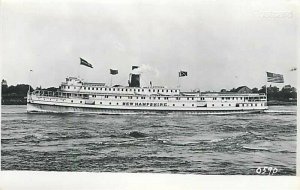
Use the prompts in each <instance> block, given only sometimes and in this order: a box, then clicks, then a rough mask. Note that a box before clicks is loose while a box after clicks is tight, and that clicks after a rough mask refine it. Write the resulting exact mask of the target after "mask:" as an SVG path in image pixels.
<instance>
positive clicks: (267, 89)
mask: <svg viewBox="0 0 300 190" xmlns="http://www.w3.org/2000/svg"><path fill="white" fill-rule="evenodd" d="M266 73H268V72H267V71H266ZM266 100H267V103H268V74H267V80H266Z"/></svg>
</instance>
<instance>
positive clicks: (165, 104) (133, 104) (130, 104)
mask: <svg viewBox="0 0 300 190" xmlns="http://www.w3.org/2000/svg"><path fill="white" fill-rule="evenodd" d="M71 103H73V100H71ZM80 103H83V102H82V101H80ZM99 104H100V105H102V102H99ZM109 105H111V102H109ZM116 105H119V103H116ZM123 106H150V107H152V106H154V107H157V106H168V104H167V103H149V102H148V103H145V102H143V103H141V102H140V103H133V102H123ZM172 106H175V104H173V105H172ZM182 106H185V104H182ZM192 106H195V104H192Z"/></svg>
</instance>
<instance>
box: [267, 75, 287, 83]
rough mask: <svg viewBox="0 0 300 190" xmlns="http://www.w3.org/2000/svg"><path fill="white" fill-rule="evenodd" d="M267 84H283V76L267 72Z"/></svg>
mask: <svg viewBox="0 0 300 190" xmlns="http://www.w3.org/2000/svg"><path fill="white" fill-rule="evenodd" d="M267 77H268V82H274V83H284V80H283V75H281V74H275V73H270V72H267Z"/></svg>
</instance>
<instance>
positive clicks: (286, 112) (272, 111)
mask: <svg viewBox="0 0 300 190" xmlns="http://www.w3.org/2000/svg"><path fill="white" fill-rule="evenodd" d="M264 113H275V114H288V115H290V114H296V113H297V111H288V110H265V111H264Z"/></svg>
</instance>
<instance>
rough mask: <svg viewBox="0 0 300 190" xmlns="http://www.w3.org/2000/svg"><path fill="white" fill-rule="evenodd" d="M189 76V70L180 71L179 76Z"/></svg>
mask: <svg viewBox="0 0 300 190" xmlns="http://www.w3.org/2000/svg"><path fill="white" fill-rule="evenodd" d="M186 76H187V71H180V72H179V77H186Z"/></svg>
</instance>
